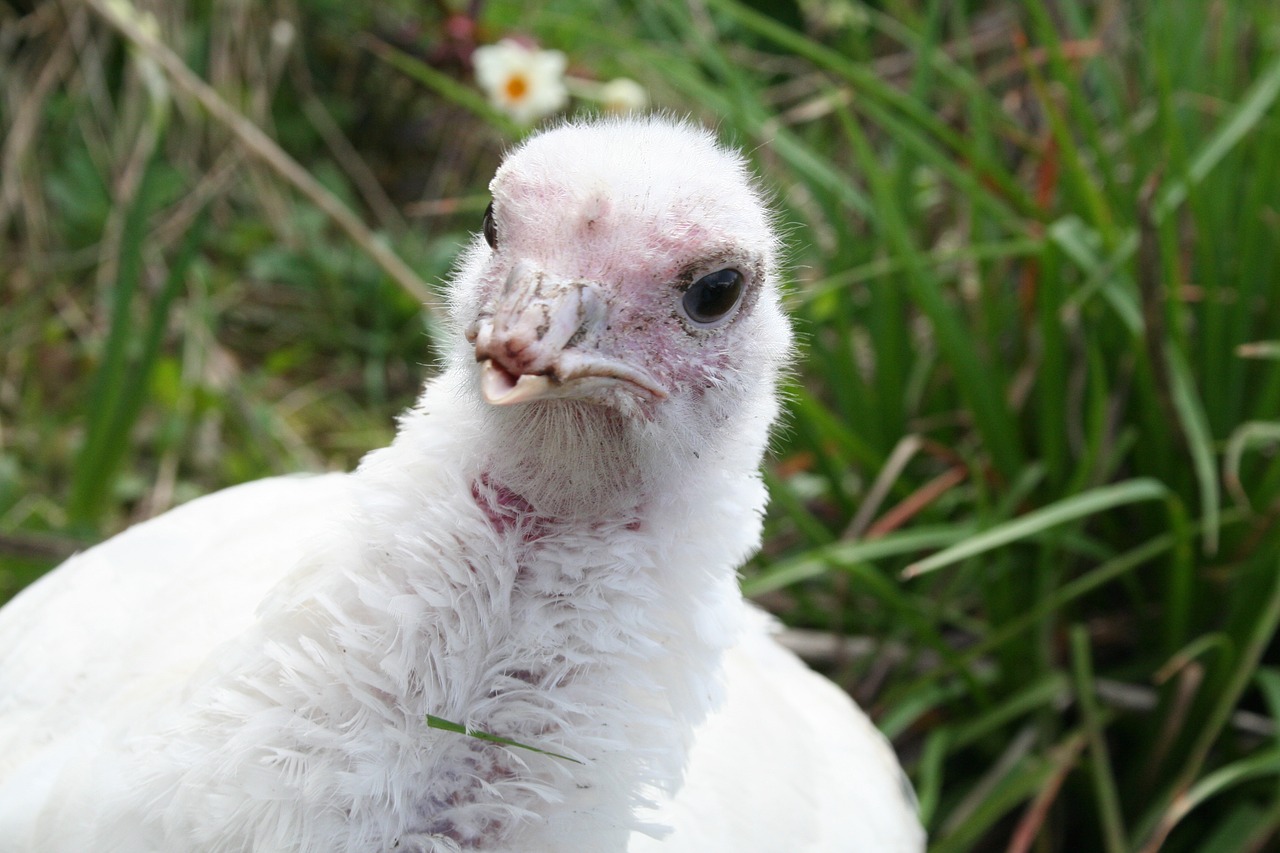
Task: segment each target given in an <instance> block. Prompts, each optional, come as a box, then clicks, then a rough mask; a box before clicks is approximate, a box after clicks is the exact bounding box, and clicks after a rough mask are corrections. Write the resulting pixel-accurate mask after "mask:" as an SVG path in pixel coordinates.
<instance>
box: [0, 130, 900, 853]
mask: <svg viewBox="0 0 1280 853" xmlns="http://www.w3.org/2000/svg"><path fill="white" fill-rule="evenodd" d="M493 192H494V205H493V208H492V210H491V212H490V214H489V215H487V216H486V222H485V229H484V236H483V237H482V238H477V240H476V241H475V242H474V243H473V244H472V245H471V247H470V248H469V250H468V252H467V254H466V256H465V258H464V260H463V262H462V264H461V266H460V268H459V270H458V272H457V275H456V277H455V282H454V286H453V289H452V291H451V294H450V295H451V321H452V324H453V331H454V338H453V341H452V348H451V350H450V351H449V353H448V357H447V364H446V367H445V369H444V371H443V372H442V373H441V375H439V376H438V377H437V378H436V379H434V380H432V381H431V382H430V383H428V385H427V388H426V390H425V392H424V394H423V396H422V397H421V399H420V400H419V402H418V404H417V405H416V406H415V407H414V408H413V409H411V410H410V411H409V412H408V413H407V414H406V415H405V416H404V417H403V419H402V421H401V423H400V428H399V431H398V433H397V436H396V439H395V441H394V442H393V443H392V444H391V445H390V446H389V447H387V448H385V449H382V450H378V451H375V452H373V453H371V454H370V455H369V456H367V457H366V458H365V460H364V461H363V462H362V463H361V465H360V466H359V468H358V469H357V470H356V471H355V472H353V473H351V474H345V475H344V474H330V475H324V476H318V477H289V478H275V479H270V480H263V481H259V482H257V483H252V484H248V485H245V486H239V487H236V488H232V489H228V490H226V491H223V492H220V493H217V494H215V495H212V496H209V497H206V498H202V499H200V500H197V501H194V502H192V503H191V504H188V505H186V506H183V507H180V508H178V509H176V510H173V511H171V512H170V513H167V514H166V515H164V516H161V517H159V518H157V519H153V520H152V521H149V522H146V523H144V524H141V525H139V526H137V527H136V528H134V529H132V530H130V531H127V532H126V533H124V534H121V535H120V536H117V537H115V538H114V539H111V540H109V541H108V542H106V543H104V544H102V545H100V546H97V547H96V548H93V549H90V550H89V551H87V552H85V553H84V554H81V555H78V556H77V557H74V558H72V559H71V560H70V561H68V563H67V564H65V565H64V566H62V567H61V568H60V569H59V570H57V571H55V572H53V573H51V574H50V575H49V576H47V577H46V578H44V579H42V580H41V581H40V582H38V583H37V584H35V585H34V586H33V587H32V588H30V589H29V590H27V591H25V592H24V593H23V594H22V595H20V596H19V597H18V598H17V599H15V600H14V601H13V602H12V603H11V604H10V605H9V606H7V607H6V608H5V609H4V610H3V611H0V853H9V851H26V850H39V851H58V850H68V851H69V850H80V849H90V848H92V849H99V850H109V851H121V853H150V851H155V853H160V851H170V850H173V851H177V850H184V851H186V850H199V851H251V850H252V851H276V850H280V851H285V850H298V851H382V850H388V851H389V850H408V851H423V853H428V851H453V850H482V851H512V853H515V851H521V853H538V851H575V850H582V851H610V850H613V851H624V850H629V851H649V850H668V851H669V850H686V851H693V850H699V851H716V850H726V851H727V850H759V851H770V850H778V851H781V850H814V851H820V850H832V851H838V850H866V851H886V853H897V851H912V850H918V849H920V848H921V846H922V835H921V832H920V829H919V826H918V823H917V822H916V820H915V817H914V814H913V812H912V808H911V805H910V801H909V800H910V798H909V795H908V794H904V792H903V789H902V784H901V780H902V777H901V771H900V770H899V769H898V768H897V764H896V761H895V760H894V758H893V756H892V753H891V751H890V750H889V749H888V746H887V744H886V742H885V741H884V739H883V738H882V737H881V736H880V735H879V734H878V733H876V732H875V731H874V729H873V728H872V727H871V725H870V723H869V722H868V721H867V720H866V718H865V717H864V716H862V714H861V712H859V711H858V710H857V709H856V708H855V707H854V706H853V704H852V702H850V701H849V700H848V699H847V697H845V696H844V695H843V694H841V693H840V692H839V691H838V690H837V689H836V688H834V686H832V685H830V684H829V683H826V682H824V681H823V680H821V679H820V678H819V677H818V676H816V675H813V674H812V673H809V672H808V671H807V670H805V669H804V668H803V666H802V665H801V664H799V662H798V661H796V660H795V659H794V658H793V657H791V656H790V655H788V654H787V653H785V652H783V651H782V650H781V649H780V648H779V647H777V646H776V644H774V643H773V641H772V640H771V639H770V638H769V637H768V636H767V630H768V629H767V626H766V623H765V620H764V619H763V617H762V616H761V615H760V614H759V613H758V612H756V611H754V610H753V609H751V608H750V607H749V606H748V605H746V604H745V603H744V602H743V600H742V598H741V595H740V593H739V592H738V590H737V587H736V579H735V573H734V572H735V569H736V567H737V566H739V565H740V564H741V562H742V561H743V560H744V559H746V557H747V556H749V555H750V553H751V552H752V551H753V550H754V549H755V548H756V547H757V546H758V543H759V534H760V518H761V513H762V511H763V507H764V504H765V500H766V495H765V490H764V488H763V485H762V483H761V480H760V477H759V473H758V466H759V462H760V458H761V455H762V453H763V451H764V447H765V444H766V441H767V438H768V431H769V428H770V426H771V424H772V422H773V420H774V419H775V417H776V415H777V408H778V403H777V395H776V392H775V386H776V381H777V377H778V373H779V371H780V370H781V369H782V367H783V365H784V364H785V360H786V358H787V354H788V351H789V344H790V332H789V328H788V326H787V323H786V320H785V318H784V317H783V315H782V314H781V311H780V309H779V307H778V298H777V289H776V285H775V284H774V278H775V272H774V253H775V250H776V247H775V240H774V236H773V231H772V228H771V227H770V224H769V221H768V216H767V213H766V212H765V209H764V206H763V204H762V203H761V200H760V198H759V196H758V194H757V192H756V190H755V189H754V187H753V185H752V183H751V181H750V179H749V176H748V175H747V174H746V171H745V168H744V166H743V164H742V162H741V160H740V158H738V157H737V156H736V155H734V154H732V153H731V152H727V151H725V150H724V149H721V148H719V147H718V146H717V145H716V144H715V142H714V141H713V140H712V139H711V138H710V136H709V135H708V134H706V133H705V132H703V131H698V130H694V129H691V128H689V127H687V126H684V125H679V124H673V123H670V122H668V121H665V120H661V119H646V120H630V121H612V122H599V123H593V124H586V125H569V126H564V127H561V128H558V129H555V130H552V131H549V132H546V133H543V134H539V135H537V136H535V137H533V138H531V139H530V140H529V141H528V142H526V143H525V144H524V145H523V146H521V148H519V149H517V151H515V152H514V153H513V154H512V155H511V156H510V157H509V158H508V159H507V161H506V162H505V163H504V165H503V167H502V168H501V169H500V170H499V172H498V175H497V177H495V179H494V183H493ZM428 719H434V720H446V721H453V722H457V723H459V724H461V725H463V726H465V727H467V728H468V729H471V730H474V731H476V732H482V733H487V734H490V735H493V736H497V737H500V738H504V739H507V740H508V741H513V742H515V743H516V744H519V745H513V744H511V743H509V742H508V743H495V742H492V741H491V740H484V739H481V738H477V737H469V736H467V735H466V734H462V733H458V732H454V731H448V730H445V729H442V728H440V727H438V726H430V725H428V723H427V720H428ZM529 747H531V748H529Z"/></svg>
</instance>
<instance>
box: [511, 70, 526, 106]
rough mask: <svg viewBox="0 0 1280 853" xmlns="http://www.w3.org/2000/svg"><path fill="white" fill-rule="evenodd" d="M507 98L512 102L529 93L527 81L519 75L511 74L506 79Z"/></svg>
mask: <svg viewBox="0 0 1280 853" xmlns="http://www.w3.org/2000/svg"><path fill="white" fill-rule="evenodd" d="M506 91H507V97H508V98H510V99H511V100H513V101H518V100H520V99H521V98H523V97H524V96H525V95H526V94H527V93H528V91H529V81H528V80H526V79H525V78H524V77H523V76H522V75H520V74H512V75H511V76H510V77H508V78H507V85H506Z"/></svg>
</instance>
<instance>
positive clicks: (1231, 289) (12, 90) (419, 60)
mask: <svg viewBox="0 0 1280 853" xmlns="http://www.w3.org/2000/svg"><path fill="white" fill-rule="evenodd" d="M551 5H552V4H529V3H524V2H480V0H476V2H472V3H471V4H470V5H468V6H465V7H464V6H463V5H461V4H459V3H449V2H446V0H440V2H437V3H426V2H417V3H414V2H407V0H395V2H386V3H381V4H352V3H345V2H337V1H336V0H281V2H262V3H253V2H234V0H206V2H199V3H196V2H184V1H183V0H168V2H163V3H162V2H146V3H142V2H140V3H139V4H138V6H137V7H136V8H135V7H129V6H128V5H127V4H123V3H120V2H119V0H117V2H116V3H114V4H112V5H110V6H108V4H106V3H105V2H103V0H91V2H84V0H66V2H55V0H46V1H45V2H40V1H39V0H16V2H15V0H8V2H7V3H4V4H0V91H2V99H0V126H2V127H3V130H4V141H3V151H2V157H3V160H2V164H3V170H2V173H0V178H2V180H0V252H2V253H3V254H2V256H0V258H2V260H0V600H4V599H6V598H8V597H10V596H12V595H13V594H15V593H16V592H17V591H18V590H19V589H21V588H22V587H23V586H24V585H25V584H27V583H29V582H30V581H31V580H33V579H34V578H36V577H37V576H38V575H39V574H40V573H42V572H44V571H46V570H47V569H48V568H50V567H51V566H53V565H55V564H56V563H57V562H58V561H59V560H60V559H62V558H63V557H65V556H66V555H67V554H69V553H71V552H73V551H74V550H76V549H78V548H83V547H85V546H86V545H88V544H90V543H92V542H94V541H96V540H98V539H101V538H103V537H105V536H108V535H110V534H112V533H114V532H116V531H119V530H120V529H122V528H123V527H125V526H127V525H128V524H130V523H133V522H136V521H138V520H140V519H143V518H146V517H149V516H151V515H154V514H156V513H158V512H161V511H163V510H165V509H166V508H168V507H170V506H172V505H174V504H176V503H179V502H182V501H185V500H188V499H190V498H193V497H195V496H197V495H200V494H203V493H206V492H208V491H211V490H214V489H217V488H220V487H223V486H226V485H229V484H232V483H237V482H241V481H244V480H248V479H253V478H257V477H261V476H267V475H271V474H277V473H283V472H290V471H297V470H317V469H341V468H349V467H350V466H352V465H353V464H354V463H355V462H356V461H357V460H358V459H359V458H360V456H361V454H362V453H363V452H364V451H366V450H368V449H370V448H373V447H377V446H380V445H382V444H384V443H386V442H387V441H388V440H389V439H390V437H391V435H392V431H393V427H394V416H395V414H396V413H397V412H398V411H399V410H401V409H402V408H404V407H405V406H406V405H407V404H408V403H410V402H411V401H412V399H413V398H414V396H415V394H416V393H417V391H418V389H419V387H420V385H421V382H422V381H423V379H424V378H425V377H427V376H429V375H430V372H431V363H432V360H433V358H434V355H433V348H432V342H431V339H430V330H431V328H432V320H431V318H430V314H429V313H427V312H424V311H423V310H422V304H421V303H422V300H421V297H422V296H423V293H422V291H421V289H420V285H419V284H417V283H415V281H413V278H414V277H415V276H416V278H418V279H420V280H422V281H425V282H426V283H427V286H429V287H433V288H438V287H439V284H440V282H441V281H442V280H444V279H446V278H447V276H448V271H449V268H450V264H451V262H452V260H453V258H454V256H455V254H456V252H457V250H458V247H459V245H460V244H461V243H462V242H463V241H464V240H465V239H467V235H468V233H469V232H470V231H472V230H474V229H476V228H478V226H479V220H480V215H481V212H482V211H483V209H484V207H485V205H486V203H487V201H488V198H487V195H486V190H485V186H486V183H487V181H488V178H489V176H490V175H491V173H492V171H493V169H494V167H495V166H496V165H497V163H498V161H499V159H500V157H501V153H502V151H503V150H504V149H505V148H506V147H508V146H510V145H511V144H512V143H513V142H514V141H515V140H517V139H518V138H519V136H520V135H521V134H522V133H525V132H527V130H526V129H525V128H524V127H522V126H520V125H518V124H516V123H515V122H514V121H512V120H511V119H510V118H509V117H507V116H506V115H504V114H503V113H502V112H501V110H498V109H496V108H494V107H492V106H490V105H489V104H488V103H487V101H486V100H485V98H484V96H483V95H482V94H481V92H480V90H479V88H478V87H477V85H476V82H475V80H474V78H473V75H472V72H471V57H472V51H473V50H474V49H475V47H476V46H477V45H481V44H490V43H494V42H496V41H498V40H500V39H503V38H508V37H515V38H520V39H525V40H526V41H527V42H528V43H530V44H533V43H536V44H538V45H540V46H541V47H542V48H545V49H554V50H559V51H562V52H563V53H564V54H565V56H566V58H567V61H568V73H569V76H570V84H571V85H570V91H571V92H573V93H574V97H573V99H572V100H571V102H570V104H569V105H568V106H567V107H566V108H565V109H564V110H563V111H562V114H567V115H574V114H579V113H584V112H589V111H592V110H595V109H599V108H600V107H601V104H600V103H599V101H598V100H597V99H596V98H595V97H594V96H593V93H594V92H596V90H597V89H598V84H600V83H604V82H606V81H609V80H613V79H615V78H619V77H624V78H629V79H632V80H634V81H636V82H638V83H639V84H640V85H641V86H642V87H643V89H644V91H645V93H646V95H647V99H648V103H649V105H650V106H651V107H653V108H656V109H662V110H667V111H670V112H672V113H674V114H677V115H690V116H692V117H693V118H695V119H696V120H698V121H701V122H704V123H706V124H707V125H709V126H711V127H714V128H716V129H717V131H718V132H719V133H720V135H721V136H722V137H723V138H724V139H725V140H726V141H728V142H731V143H734V144H737V145H740V146H742V147H744V148H745V149H746V150H747V151H748V152H749V154H750V156H751V158H752V160H753V161H754V163H755V166H756V168H757V169H758V171H759V172H760V173H761V175H762V177H763V180H764V182H765V183H766V184H767V185H768V187H769V188H770V190H771V192H772V193H773V197H774V200H775V204H776V207H777V209H778V212H779V215H780V217H781V220H782V222H783V223H784V225H785V227H786V230H787V232H788V234H789V242H790V252H789V278H790V280H791V282H792V287H791V293H790V296H789V303H790V308H791V311H792V314H793V316H794V318H795V321H796V323H797V326H798V327H799V329H800V331H801V333H802V336H803V349H804V353H803V360H802V362H801V363H800V365H799V368H798V371H797V374H796V377H795V380H794V383H793V387H792V388H791V390H790V393H789V415H788V418H787V423H786V426H785V428H784V429H783V430H781V431H780V432H779V434H778V437H777V440H776V442H775V450H774V454H773V456H772V458H771V459H770V461H769V464H768V479H769V482H770V486H771V489H772V492H773V505H772V508H771V511H770V515H769V518H768V522H767V541H766V545H765V549H764V552H763V554H762V555H761V556H760V557H758V558H757V559H756V560H755V561H753V563H752V564H751V565H749V566H748V567H747V568H746V569H745V570H744V585H745V587H746V589H747V591H748V592H749V593H750V594H751V595H752V596H754V597H755V598H756V599H757V600H759V601H760V602H761V603H762V604H764V605H765V606H767V607H769V608H770V609H772V610H774V611H775V612H777V613H779V614H780V615H782V616H783V618H784V619H785V620H786V622H787V623H788V624H790V625H792V626H795V627H796V628H800V629H807V630H808V631H812V632H818V633H811V634H804V635H796V640H795V641H796V642H799V640H800V639H808V640H809V641H811V642H810V646H811V648H809V653H810V656H811V657H812V658H813V659H814V660H815V662H817V663H818V664H819V665H821V666H822V667H823V668H825V669H826V671H828V672H829V673H830V674H831V675H832V677H834V678H835V679H837V680H838V681H840V682H841V683H842V684H845V685H846V686H847V687H848V688H849V689H850V691H851V692H852V693H853V694H854V695H855V696H856V697H857V698H858V699H859V700H860V701H861V702H862V703H863V704H864V705H865V706H866V707H867V708H868V710H869V712H870V713H871V714H872V715H873V717H874V718H875V719H876V721H877V722H878V723H879V725H880V726H881V727H882V728H883V729H884V730H885V731H886V732H887V733H888V734H889V735H890V736H891V737H892V738H893V740H894V742H895V745H896V746H897V748H898V750H899V752H900V754H901V755H902V758H903V761H904V763H905V765H906V766H907V768H908V771H909V773H910V775H911V777H912V779H913V781H914V782H915V784H916V787H917V790H918V792H919V795H920V800H921V808H922V813H923V817H924V819H925V822H926V824H927V826H928V828H929V831H930V834H931V838H932V849H933V850H936V851H967V850H974V851H1084V850H1088V851H1093V850H1099V851H1107V853H1118V852H1119V851H1135V853H1137V852H1138V851H1144V852H1145V851H1155V850H1166V851H1206V853H1208V851H1214V853H1217V851H1247V850H1264V849H1280V842H1278V841H1277V837H1278V835H1277V830H1278V829H1280V732H1278V731H1277V719H1278V717H1280V649H1277V648H1276V644H1275V642H1274V637H1275V633H1276V628H1277V624H1278V622H1280V548H1278V547H1277V546H1278V544H1280V530H1278V525H1277V518H1278V516H1280V460H1278V459H1277V457H1276V453H1275V451H1276V449H1277V447H1278V446H1280V298H1278V297H1277V292H1278V290H1280V248H1278V247H1280V107H1278V106H1277V100H1280V4H1277V3H1275V2H1274V0H1241V1H1240V2H1229V0H1185V2H1160V0H1132V2H1119V0H1094V2H1085V1H1084V0H1028V2H1023V3H1014V2H998V0H883V2H876V3H856V2H839V0H796V2H790V3H788V2H776V3H769V2H764V0H757V2H754V3H740V2H736V0H689V2H683V3H682V2H675V3H668V4H649V3H642V2H617V3H610V2H587V1H586V0H567V2H558V3H556V4H554V5H555V10H554V11H552V10H551ZM112 10H114V11H112ZM130 10H132V11H130ZM109 18H110V19H112V20H115V21H117V22H120V21H123V22H124V23H116V24H113V23H111V22H110V21H109ZM129 21H133V22H134V23H128V22H129ZM139 24H140V25H141V28H142V29H143V30H145V31H149V32H152V33H153V34H154V36H155V43H154V44H153V43H152V42H151V41H149V40H147V39H145V38H144V39H143V46H141V47H140V46H138V45H137V44H134V45H132V46H131V45H130V42H129V41H128V40H127V39H125V38H123V37H122V35H121V32H122V30H121V27H123V28H124V30H126V31H129V32H132V33H134V35H135V37H136V35H137V32H136V31H137V25H139ZM156 44H159V45H162V46H164V49H165V50H167V51H171V52H172V54H173V57H174V59H176V60H177V61H178V62H179V63H180V64H181V65H183V66H185V67H186V68H189V69H191V71H193V72H194V75H195V78H197V79H198V80H203V81H205V82H206V83H207V84H209V86H210V87H211V88H210V89H209V91H208V92H207V93H206V98H207V97H208V96H209V95H212V97H213V98H214V99H215V100H217V101H218V102H219V103H221V104H222V107H221V108H220V107H211V106H210V102H209V101H208V100H206V101H205V102H204V103H203V104H202V103H200V102H198V101H197V100H196V99H195V98H193V96H192V88H191V84H190V83H189V82H184V81H183V80H182V79H179V78H178V77H174V76H173V75H174V73H175V71H174V67H175V66H174V63H173V62H172V61H170V60H164V59H163V57H162V55H161V52H158V51H157V49H156ZM166 62H168V63H169V64H168V65H166ZM178 70H179V71H181V69H178ZM225 107H229V108H230V111H227V110H225V109H223V108H225ZM232 112H233V113H235V114H238V115H239V116H241V117H243V120H236V119H234V116H232V115H231V113H232ZM242 122H243V123H242ZM257 130H260V131H262V132H264V133H265V136H255V135H254V132H255V131H257ZM271 140H274V141H275V143H278V145H279V147H280V149H282V150H283V151H284V152H287V153H288V156H289V157H291V158H293V161H296V163H297V164H299V165H300V168H297V169H296V170H292V171H291V167H290V166H289V165H288V164H287V163H285V162H284V161H283V160H281V159H280V157H279V155H278V154H273V153H272V151H273V143H272V142H271ZM326 199H327V201H326ZM335 203H336V204H337V205H338V208H335V207H334V204H335ZM325 205H328V208H327V209H326V207H325ZM335 209H337V210H338V213H337V216H338V218H337V219H335V215H334V211H335ZM342 211H349V213H348V214H346V215H347V216H348V217H349V221H347V222H346V224H345V226H344V224H343V219H342V217H343V213H342ZM352 223H354V225H353V224H352ZM361 229H367V231H368V233H364V232H362V231H361ZM386 249H390V250H391V251H392V252H393V253H394V255H395V256H396V257H398V258H400V259H403V261H404V262H405V263H407V264H408V268H409V269H411V270H412V271H413V272H412V273H410V274H409V275H408V276H407V277H406V276H405V275H404V274H395V273H394V268H393V267H391V266H389V263H388V262H386V261H385V259H383V262H382V263H380V262H379V260H380V257H381V254H383V253H385V251H386ZM389 269H391V270H392V272H390V273H389V272H388V270H389ZM742 749H744V750H750V749H751V744H749V743H744V744H742Z"/></svg>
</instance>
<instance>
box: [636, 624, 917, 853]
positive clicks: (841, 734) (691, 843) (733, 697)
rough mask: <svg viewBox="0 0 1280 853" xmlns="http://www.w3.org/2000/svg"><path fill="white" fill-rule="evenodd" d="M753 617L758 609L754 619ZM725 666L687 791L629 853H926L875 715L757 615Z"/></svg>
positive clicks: (697, 735) (907, 790)
mask: <svg viewBox="0 0 1280 853" xmlns="http://www.w3.org/2000/svg"><path fill="white" fill-rule="evenodd" d="M752 610H753V611H754V608H752ZM750 623H751V625H750V627H749V628H748V629H747V630H746V632H745V634H744V636H743V638H742V640H741V641H740V642H739V643H738V644H737V645H736V646H735V647H733V648H732V649H730V650H729V652H728V653H727V654H726V655H725V659H724V678H725V700H724V704H723V705H722V706H721V707H720V708H719V709H718V710H717V711H715V712H714V713H713V714H712V715H711V716H710V717H709V718H708V719H707V720H706V722H704V723H703V724H702V726H701V727H699V728H698V729H696V730H695V732H694V743H693V747H692V749H691V751H690V763H689V767H688V771H687V774H686V778H685V783H684V786H683V787H682V788H681V789H680V791H679V792H678V793H677V794H676V796H675V797H674V798H672V799H671V800H669V801H667V802H664V803H662V804H661V805H660V806H659V807H658V809H657V810H656V811H655V813H654V815H652V817H651V819H652V820H653V822H655V823H660V824H666V825H668V826H671V827H673V831H672V832H671V833H670V835H667V836H664V837H661V838H658V839H654V838H650V837H646V836H644V835H641V834H638V833H637V834H634V835H633V836H632V841H631V844H630V846H629V847H628V848H627V849H628V851H629V853H686V851H687V853H692V851H703V853H718V851H726V853H727V851H730V850H732V851H740V850H761V851H765V850H777V851H784V850H785V851H788V853H920V851H923V850H924V841H925V839H924V833H923V831H922V830H921V828H920V824H919V819H918V818H917V817H916V814H915V797H914V794H913V793H912V791H911V786H910V782H909V781H908V780H907V779H906V778H905V776H903V774H902V771H901V769H900V768H899V766H898V762H897V759H896V758H895V757H894V754H893V751H892V749H891V747H890V746H889V743H888V741H887V740H886V739H885V737H884V735H882V734H881V733H880V732H879V731H878V730H877V729H876V728H875V726H874V725H873V724H872V723H871V721H870V720H869V719H867V717H866V715H865V714H863V713H862V711H861V710H859V709H858V707H857V706H856V705H855V704H854V703H853V701H852V700H851V699H850V698H849V696H848V695H846V694H845V693H844V691H842V690H840V689H839V688H838V687H837V686H836V685H835V684H832V683H831V682H830V681H828V680H827V679H825V678H823V677H822V676H820V675H818V674H817V673H815V672H813V671H812V670H810V669H809V668H808V667H807V666H805V665H804V664H803V663H802V662H801V661H800V660H799V659H798V658H796V657H795V655H793V654H792V653H791V652H789V651H787V650H786V649H783V648H782V647H781V646H779V645H778V644H777V642H776V641H775V640H774V639H773V637H772V636H771V635H770V634H771V632H770V630H769V627H768V624H767V622H766V621H765V619H763V618H761V614H760V613H758V612H753V613H752V614H751V618H750Z"/></svg>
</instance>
